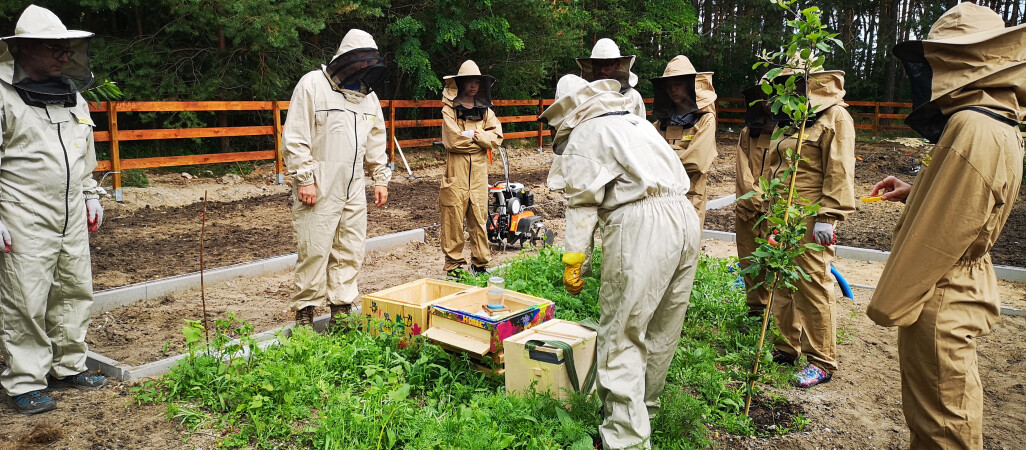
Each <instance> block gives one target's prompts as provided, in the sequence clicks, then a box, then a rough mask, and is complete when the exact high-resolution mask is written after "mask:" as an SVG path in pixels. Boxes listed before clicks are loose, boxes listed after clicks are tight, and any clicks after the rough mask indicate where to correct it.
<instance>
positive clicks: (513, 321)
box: [424, 288, 556, 362]
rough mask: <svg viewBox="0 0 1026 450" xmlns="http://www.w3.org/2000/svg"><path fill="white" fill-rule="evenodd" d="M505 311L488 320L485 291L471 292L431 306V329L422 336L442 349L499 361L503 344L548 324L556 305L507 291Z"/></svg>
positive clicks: (486, 292)
mask: <svg viewBox="0 0 1026 450" xmlns="http://www.w3.org/2000/svg"><path fill="white" fill-rule="evenodd" d="M503 301H504V303H505V305H506V308H507V311H504V314H503V315H502V316H501V317H494V318H493V317H491V316H490V315H489V314H488V313H487V312H485V310H484V305H485V304H486V303H488V290H487V289H486V288H473V289H469V290H467V291H464V292H460V293H457V294H453V295H450V296H448V297H446V298H443V299H440V300H438V301H437V302H435V303H434V304H433V305H432V306H431V326H430V328H429V329H428V330H427V331H426V332H424V336H425V337H427V338H430V339H432V340H434V341H435V342H438V343H439V344H442V345H443V346H444V347H448V348H452V349H456V350H459V351H464V352H467V353H469V354H470V355H471V356H476V357H478V358H482V357H484V356H486V355H487V356H490V357H491V358H492V360H494V361H500V362H501V361H502V360H503V355H502V341H503V339H506V338H508V337H510V336H513V335H514V334H517V333H519V332H521V331H524V330H526V329H528V328H531V327H534V326H537V325H540V324H542V323H544V322H546V321H548V320H551V319H552V317H553V316H554V315H555V313H556V305H555V304H554V303H552V302H551V301H549V300H546V299H543V298H538V297H532V296H530V295H527V294H521V293H519V292H513V291H509V290H507V291H506V292H505V296H504V300H503Z"/></svg>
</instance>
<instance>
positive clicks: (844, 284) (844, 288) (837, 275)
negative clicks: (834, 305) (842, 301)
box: [830, 264, 855, 300]
mask: <svg viewBox="0 0 1026 450" xmlns="http://www.w3.org/2000/svg"><path fill="white" fill-rule="evenodd" d="M830 273H831V274H832V275H833V276H834V279H836V280H837V284H839V285H840V286H841V293H842V294H844V296H845V297H848V298H850V299H852V300H855V294H854V293H852V292H851V286H849V285H848V280H845V279H844V277H843V276H841V272H838V271H837V268H836V267H834V265H833V264H831V265H830Z"/></svg>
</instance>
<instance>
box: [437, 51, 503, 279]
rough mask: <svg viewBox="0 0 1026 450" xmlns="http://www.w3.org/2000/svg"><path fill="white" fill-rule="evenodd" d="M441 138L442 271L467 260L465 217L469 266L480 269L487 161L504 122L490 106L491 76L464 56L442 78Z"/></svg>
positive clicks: (484, 252) (452, 271)
mask: <svg viewBox="0 0 1026 450" xmlns="http://www.w3.org/2000/svg"><path fill="white" fill-rule="evenodd" d="M443 80H444V81H445V89H444V90H443V91H442V143H443V144H444V145H445V155H446V156H445V176H443V177H442V186H441V189H440V191H439V193H438V209H439V210H440V211H441V214H442V234H441V244H442V252H443V253H445V272H446V273H447V274H448V275H449V276H455V275H456V271H457V270H459V269H461V268H462V267H463V265H464V264H466V262H467V260H466V258H464V256H463V246H464V244H465V242H466V238H465V237H464V235H463V226H464V219H465V220H466V229H467V232H468V234H470V272H471V273H479V272H484V271H485V269H487V267H488V261H489V260H490V259H491V252H490V251H489V248H488V231H487V229H486V227H485V225H486V224H487V220H488V163H489V162H490V161H491V152H492V150H495V149H498V148H499V145H500V144H502V124H500V123H499V119H498V118H497V117H495V112H494V111H492V85H493V84H494V83H495V78H492V77H491V76H489V75H481V70H480V69H478V67H477V64H475V63H474V61H471V60H467V61H465V62H464V63H463V65H461V66H460V70H459V72H457V74H456V75H450V76H447V77H445V78H443Z"/></svg>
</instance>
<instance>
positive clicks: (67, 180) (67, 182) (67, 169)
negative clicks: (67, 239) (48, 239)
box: [46, 110, 71, 236]
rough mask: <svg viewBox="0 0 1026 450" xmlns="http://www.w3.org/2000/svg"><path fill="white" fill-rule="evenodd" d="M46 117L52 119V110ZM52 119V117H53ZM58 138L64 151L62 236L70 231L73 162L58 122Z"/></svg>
mask: <svg viewBox="0 0 1026 450" xmlns="http://www.w3.org/2000/svg"><path fill="white" fill-rule="evenodd" d="M46 118H47V119H50V111H49V110H47V111H46ZM51 120H52V119H51ZM57 140H58V141H60V143H61V150H63V151H64V229H63V230H61V236H64V235H65V234H67V233H68V211H69V210H70V209H71V205H70V204H69V203H68V202H69V201H70V200H69V197H70V196H71V163H70V162H69V161H68V148H67V147H65V146H64V136H63V135H62V133H61V124H60V123H58V124H57Z"/></svg>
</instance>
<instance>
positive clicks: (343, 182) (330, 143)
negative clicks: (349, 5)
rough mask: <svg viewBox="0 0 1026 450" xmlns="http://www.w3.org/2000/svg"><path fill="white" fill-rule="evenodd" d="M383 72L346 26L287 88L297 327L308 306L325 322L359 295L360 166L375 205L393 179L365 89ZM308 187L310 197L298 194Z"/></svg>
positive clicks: (364, 40)
mask: <svg viewBox="0 0 1026 450" xmlns="http://www.w3.org/2000/svg"><path fill="white" fill-rule="evenodd" d="M384 69H385V67H384V63H382V62H381V58H380V56H378V47H377V45H376V44H375V43H374V39H373V38H372V37H371V35H370V34H367V33H366V32H364V31H361V30H350V31H349V32H348V33H346V35H345V37H344V38H343V39H342V43H341V45H339V48H338V51H337V52H336V53H335V57H334V58H333V59H332V61H331V62H330V63H328V65H327V66H322V67H321V68H320V69H317V70H313V71H311V72H309V73H307V74H306V75H304V76H303V78H301V79H300V80H299V83H298V84H297V85H296V89H295V90H294V91H293V93H292V102H291V104H290V106H289V113H288V117H287V118H286V120H285V126H284V128H283V130H282V146H283V147H284V156H285V165H286V166H287V168H288V170H289V173H291V174H293V177H294V178H295V180H296V186H295V192H296V201H295V202H294V203H293V206H292V219H293V226H294V227H295V236H296V247H297V250H298V253H299V259H298V260H297V262H296V278H295V291H294V294H293V297H292V303H291V308H292V310H294V311H296V321H297V322H298V323H299V324H302V325H309V324H312V321H313V312H314V307H315V306H318V305H323V304H325V303H327V304H328V305H329V306H330V307H331V313H332V319H336V316H337V315H338V314H342V313H348V312H349V309H350V308H351V305H352V304H353V303H354V302H355V301H356V299H357V297H358V295H359V291H358V289H357V285H356V275H357V273H358V272H359V271H360V266H361V265H362V264H363V258H364V254H365V246H366V241H367V197H366V193H365V191H364V186H365V183H366V181H365V180H366V179H365V177H364V171H365V170H366V171H367V172H369V173H370V174H371V179H372V182H373V183H374V186H375V201H376V202H378V206H380V205H381V204H384V201H385V199H387V196H388V191H387V186H388V182H389V180H391V178H392V172H391V171H390V170H389V169H388V166H387V165H386V163H387V162H388V156H387V154H386V153H385V118H384V115H383V114H382V112H381V104H380V102H379V101H378V96H377V94H375V93H374V92H373V91H372V89H373V87H374V85H376V84H377V83H379V82H380V81H381V80H382V79H383V78H384ZM314 188H315V189H316V193H315V194H313V195H304V189H309V190H311V191H313V189H314ZM380 191H383V192H384V198H381V197H380V195H381V194H380ZM311 197H312V198H311ZM331 326H334V321H333V322H332V323H331V324H329V327H331Z"/></svg>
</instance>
